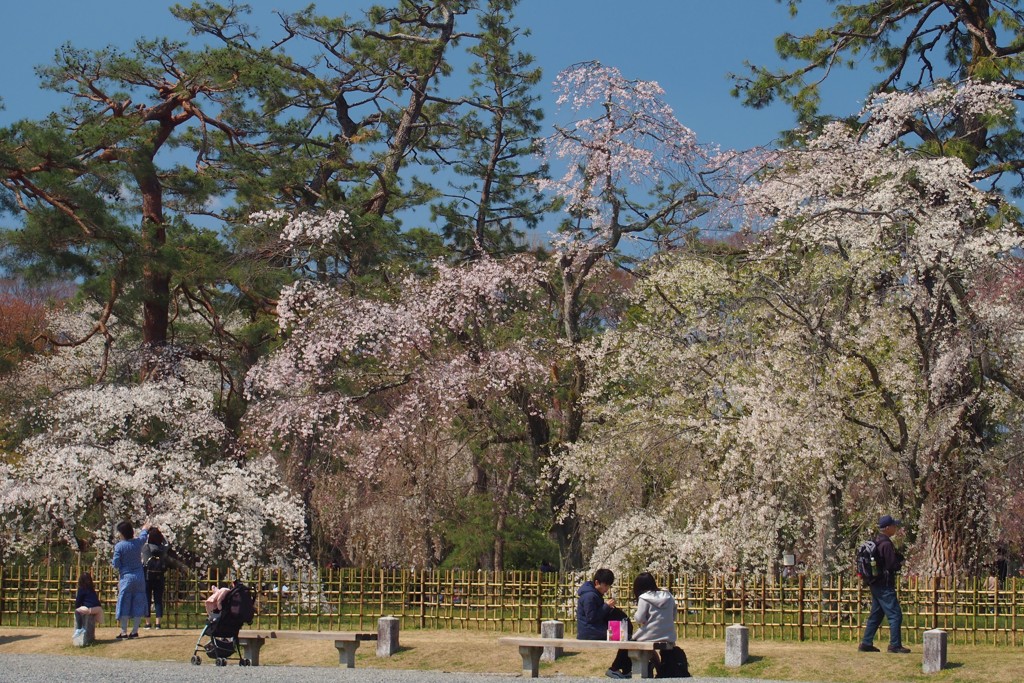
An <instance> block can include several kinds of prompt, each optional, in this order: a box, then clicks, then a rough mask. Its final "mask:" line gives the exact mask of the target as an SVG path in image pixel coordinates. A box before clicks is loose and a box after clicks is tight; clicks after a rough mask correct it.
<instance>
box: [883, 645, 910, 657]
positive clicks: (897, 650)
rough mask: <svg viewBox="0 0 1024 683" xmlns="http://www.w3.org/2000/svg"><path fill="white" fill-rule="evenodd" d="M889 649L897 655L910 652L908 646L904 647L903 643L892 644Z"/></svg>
mask: <svg viewBox="0 0 1024 683" xmlns="http://www.w3.org/2000/svg"><path fill="white" fill-rule="evenodd" d="M888 651H889V652H892V653H893V654H897V655H905V654H907V653H908V652H910V650H908V649H907V648H905V647H903V646H902V645H890V646H889V650H888Z"/></svg>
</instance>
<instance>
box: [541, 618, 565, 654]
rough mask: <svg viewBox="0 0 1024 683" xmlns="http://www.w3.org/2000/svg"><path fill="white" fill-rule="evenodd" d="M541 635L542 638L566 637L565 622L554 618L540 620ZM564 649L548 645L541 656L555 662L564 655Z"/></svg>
mask: <svg viewBox="0 0 1024 683" xmlns="http://www.w3.org/2000/svg"><path fill="white" fill-rule="evenodd" d="M540 637H541V638H564V637H565V624H563V623H562V622H560V621H558V620H555V619H552V620H550V621H542V622H540ZM563 652H564V650H563V649H562V648H560V647H546V648H544V652H543V653H542V654H541V656H540V658H541V660H542V661H545V662H553V661H555V660H556V659H558V658H559V657H561V656H562V653H563Z"/></svg>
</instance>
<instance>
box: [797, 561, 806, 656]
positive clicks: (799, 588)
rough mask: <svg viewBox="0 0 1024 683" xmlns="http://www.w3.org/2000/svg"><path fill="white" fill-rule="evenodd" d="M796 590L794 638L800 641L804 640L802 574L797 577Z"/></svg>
mask: <svg viewBox="0 0 1024 683" xmlns="http://www.w3.org/2000/svg"><path fill="white" fill-rule="evenodd" d="M796 586H797V591H796V609H797V613H796V638H797V640H799V641H800V642H803V640H804V575H803V574H801V575H800V576H799V577H797V583H796Z"/></svg>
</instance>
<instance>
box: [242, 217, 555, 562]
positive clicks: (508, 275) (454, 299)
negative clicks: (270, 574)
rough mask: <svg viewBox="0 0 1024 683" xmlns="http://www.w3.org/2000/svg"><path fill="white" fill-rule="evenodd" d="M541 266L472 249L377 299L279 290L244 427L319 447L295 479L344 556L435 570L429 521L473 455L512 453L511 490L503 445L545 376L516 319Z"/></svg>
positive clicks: (300, 286) (310, 284)
mask: <svg viewBox="0 0 1024 683" xmlns="http://www.w3.org/2000/svg"><path fill="white" fill-rule="evenodd" d="M263 218H264V217H263V216H256V217H254V220H261V219H263ZM298 220H300V219H296V220H295V221H292V222H291V223H290V224H291V225H293V224H294V223H295V222H296V221H298ZM301 220H304V221H305V223H304V224H306V225H310V226H312V225H316V224H317V221H316V220H315V219H313V218H303V219H301ZM285 230H287V228H285ZM536 275H537V274H536V266H535V265H532V264H531V259H529V258H525V257H524V258H516V259H509V260H505V261H498V260H495V259H491V258H488V257H482V258H479V259H476V260H474V261H471V262H469V263H466V264H461V265H458V264H457V265H452V264H446V263H444V262H437V263H435V264H434V266H433V273H432V274H431V275H430V276H429V277H426V278H424V277H421V276H418V275H415V274H410V275H408V276H407V277H405V278H404V279H403V280H402V281H401V282H400V283H399V285H398V286H397V287H396V288H395V290H394V291H393V292H382V293H381V294H380V295H379V296H376V297H370V296H356V295H353V294H352V293H351V292H350V291H348V290H347V289H344V288H340V287H338V286H336V285H334V284H332V283H328V282H318V281H314V280H303V281H298V282H296V283H294V284H293V285H289V286H287V287H285V288H284V289H283V290H282V292H281V296H280V298H279V302H278V318H279V321H280V325H281V328H282V333H283V335H284V337H285V340H284V342H283V344H282V345H281V347H280V348H279V349H277V351H275V352H274V353H273V354H271V355H270V356H269V357H268V358H266V359H265V360H264V361H262V362H261V363H260V364H259V365H258V366H256V367H255V368H253V370H252V371H251V372H250V374H249V380H248V396H249V398H250V400H251V401H252V408H251V411H250V414H249V416H248V424H249V428H250V430H251V433H252V434H253V436H254V438H260V439H262V440H263V441H264V442H266V443H271V444H274V443H276V444H280V447H281V448H282V449H283V450H284V451H286V452H287V451H294V450H300V451H304V452H307V453H317V454H319V455H318V456H317V457H305V458H300V459H298V461H297V462H300V463H302V464H301V468H302V471H301V472H297V473H296V474H297V475H298V477H300V478H301V479H302V480H303V481H304V482H305V483H306V487H305V491H304V494H303V495H304V496H305V499H306V500H307V502H308V503H309V504H311V505H313V506H314V507H315V512H316V514H317V515H318V516H319V517H320V518H321V523H323V522H324V521H325V520H327V519H335V520H337V521H341V522H342V525H340V526H336V527H334V528H336V529H339V530H340V531H341V532H342V533H340V534H339V537H338V538H336V539H335V541H336V542H337V543H340V544H343V548H341V549H342V550H344V551H345V552H346V553H348V556H349V558H351V559H355V560H358V561H362V562H367V563H372V562H384V563H389V564H390V563H394V562H401V563H404V564H417V565H419V566H423V564H425V563H436V562H437V561H438V560H439V559H440V555H441V554H442V551H443V539H440V538H439V537H438V533H439V532H438V530H437V526H438V523H439V522H440V521H441V519H443V517H444V514H445V510H446V509H450V508H451V507H452V505H453V500H452V499H453V498H457V497H459V495H460V494H459V492H458V491H457V489H458V488H459V487H464V482H465V480H466V477H467V475H471V476H473V477H476V476H479V470H480V469H481V466H482V460H483V459H486V458H493V457H498V456H499V455H502V454H503V455H502V460H503V461H505V459H507V458H511V460H508V461H507V462H506V464H505V465H503V471H504V473H505V477H506V478H511V480H512V481H511V482H510V483H508V484H506V485H505V488H503V489H498V494H499V498H500V497H502V496H506V497H507V496H509V495H513V494H514V490H513V489H515V488H516V484H515V481H516V480H517V477H518V476H519V475H517V474H516V471H515V460H516V459H517V457H518V455H519V453H518V451H516V450H514V448H518V447H514V445H515V444H519V443H523V442H524V441H527V442H528V440H526V439H525V437H524V434H525V433H526V432H527V429H526V426H525V423H526V422H528V421H529V420H530V419H534V417H535V416H536V415H537V414H539V412H540V408H539V407H538V406H536V405H534V404H533V403H531V401H530V399H529V398H528V397H529V395H530V393H531V392H534V391H535V387H536V386H537V385H538V384H540V385H543V383H544V382H545V381H546V378H547V376H548V372H547V369H546V367H545V365H543V364H542V363H541V362H540V360H539V355H538V351H539V349H538V348H537V346H536V337H535V336H531V335H530V334H529V329H530V325H531V324H532V323H530V320H529V317H528V316H526V315H525V314H524V311H525V310H527V309H528V308H529V305H530V302H531V301H532V300H533V299H534V298H536V297H537V295H538V293H539V290H538V288H537V284H536ZM521 326H522V327H523V328H524V329H525V331H523V330H520V329H517V328H520V327H521ZM500 416H505V417H504V418H501V419H499V417H500ZM510 449H513V450H510ZM513 456H515V457H513ZM460 482H462V483H460ZM494 490H495V489H489V491H491V492H492V493H493V492H494ZM461 495H465V492H462V494H461ZM344 510H347V511H348V512H345V513H340V512H339V511H344ZM375 511H376V512H375ZM382 517H387V518H388V519H390V520H391V524H390V525H389V527H388V529H390V531H388V532H387V533H382V531H384V530H385V529H384V527H382V523H381V518H382ZM498 564H500V561H499V562H498Z"/></svg>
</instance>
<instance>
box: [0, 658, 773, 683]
mask: <svg viewBox="0 0 1024 683" xmlns="http://www.w3.org/2000/svg"><path fill="white" fill-rule="evenodd" d="M521 677H522V675H521V674H519V673H516V674H504V675H502V674H464V673H448V672H444V671H396V670H393V669H392V670H384V669H342V668H325V667H300V666H259V667H240V666H238V665H237V664H231V665H229V666H225V667H217V666H214V665H213V662H212V660H211V661H210V662H206V661H204V662H203V664H202V665H200V666H193V665H191V664H189V663H187V662H149V661H125V660H118V659H104V658H101V657H86V656H75V657H69V656H61V655H9V654H0V682H3V683H6V682H7V681H10V682H11V683H15V682H16V683H58V682H60V683H65V682H66V683H71V682H73V681H81V680H88V681H131V683H150V682H152V683H166V682H167V681H216V682H218V683H234V682H236V681H245V683H263V682H266V683H271V682H274V683H278V682H281V683H324V681H343V682H347V681H352V682H353V683H355V682H356V681H358V683H509V681H510V680H511V679H515V678H521ZM544 678H545V677H541V678H540V679H538V680H544ZM547 678H548V680H557V681H559V683H583V682H584V681H589V682H590V683H593V682H594V681H595V680H610V679H603V678H601V679H595V678H570V677H568V676H553V677H547ZM690 680H691V681H693V683H740V682H741V681H742V682H743V683H784V682H782V681H766V680H763V679H753V678H691V679H690ZM788 683H793V682H792V681H789V682H788Z"/></svg>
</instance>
